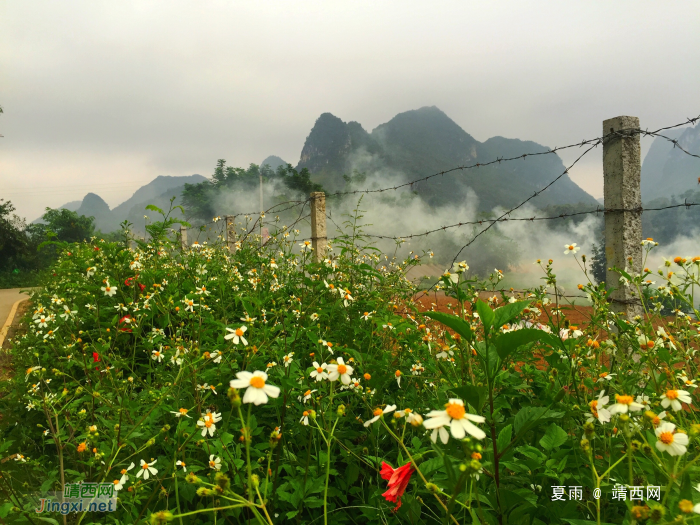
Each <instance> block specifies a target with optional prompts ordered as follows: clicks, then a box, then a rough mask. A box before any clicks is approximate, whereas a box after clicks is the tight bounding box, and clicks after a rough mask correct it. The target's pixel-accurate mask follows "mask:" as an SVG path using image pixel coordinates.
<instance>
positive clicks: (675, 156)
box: [642, 126, 700, 203]
mask: <svg viewBox="0 0 700 525" xmlns="http://www.w3.org/2000/svg"><path fill="white" fill-rule="evenodd" d="M663 135H665V136H667V137H668V138H671V139H676V140H678V144H679V145H680V146H682V147H683V148H684V149H685V150H686V151H689V152H691V153H695V154H698V153H700V126H695V127H694V128H685V129H669V130H666V131H664V132H663ZM698 177H700V166H699V165H698V160H697V159H696V158H694V157H691V156H689V155H686V154H685V153H683V152H682V151H681V150H680V149H678V148H674V147H673V143H672V142H670V141H668V140H666V139H664V138H662V137H656V138H655V139H654V142H653V143H652V145H651V148H649V152H648V153H647V154H646V156H645V157H644V162H643V163H642V200H643V201H644V202H645V203H647V202H649V201H652V200H655V199H660V198H671V197H674V196H679V195H682V194H684V193H686V192H687V191H691V190H692V191H694V190H697V187H698Z"/></svg>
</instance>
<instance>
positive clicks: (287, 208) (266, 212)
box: [185, 197, 311, 230]
mask: <svg viewBox="0 0 700 525" xmlns="http://www.w3.org/2000/svg"><path fill="white" fill-rule="evenodd" d="M310 200H311V198H310V197H309V198H308V199H306V200H303V201H284V202H280V203H277V204H275V205H274V206H272V207H270V208H268V209H266V210H264V211H263V212H262V213H261V212H259V211H256V212H250V213H236V214H235V215H219V216H217V217H214V218H213V219H212V220H210V221H209V222H205V223H203V224H201V225H199V226H192V227H191V228H185V229H187V230H194V229H197V228H201V227H202V226H208V225H210V224H215V223H217V222H220V221H224V223H225V222H226V218H227V217H228V218H231V219H235V218H236V217H244V216H250V215H253V216H255V215H265V214H268V213H272V212H273V210H274V213H282V212H285V211H287V210H291V209H292V208H296V207H297V206H300V205H302V204H306V203H307V202H309V201H310ZM290 202H291V203H294V204H292V205H291V206H288V207H286V208H283V209H281V210H275V208H277V207H278V206H282V205H283V204H289V203H290Z"/></svg>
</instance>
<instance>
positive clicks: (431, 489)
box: [425, 483, 440, 494]
mask: <svg viewBox="0 0 700 525" xmlns="http://www.w3.org/2000/svg"><path fill="white" fill-rule="evenodd" d="M425 488H426V489H427V490H428V492H432V493H433V494H435V493H437V492H438V491H439V490H440V489H439V488H438V486H437V485H436V484H435V483H428V484H426V485H425Z"/></svg>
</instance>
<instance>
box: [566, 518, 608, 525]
mask: <svg viewBox="0 0 700 525" xmlns="http://www.w3.org/2000/svg"><path fill="white" fill-rule="evenodd" d="M559 519H560V520H561V521H565V522H566V523H568V524H569V525H596V522H595V521H589V520H572V519H569V518H559ZM600 525H613V524H612V523H602V522H601V524H600Z"/></svg>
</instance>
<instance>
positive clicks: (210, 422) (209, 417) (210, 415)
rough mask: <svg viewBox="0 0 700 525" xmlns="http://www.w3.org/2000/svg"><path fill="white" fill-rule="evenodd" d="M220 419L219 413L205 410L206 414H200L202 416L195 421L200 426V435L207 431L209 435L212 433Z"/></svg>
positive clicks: (204, 434)
mask: <svg viewBox="0 0 700 525" xmlns="http://www.w3.org/2000/svg"><path fill="white" fill-rule="evenodd" d="M219 421H221V413H217V412H210V411H208V410H207V413H206V414H202V417H201V418H200V419H199V421H197V426H198V427H202V437H204V436H206V435H207V432H208V433H209V437H212V436H213V435H214V432H215V431H216V423H218V422H219Z"/></svg>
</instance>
